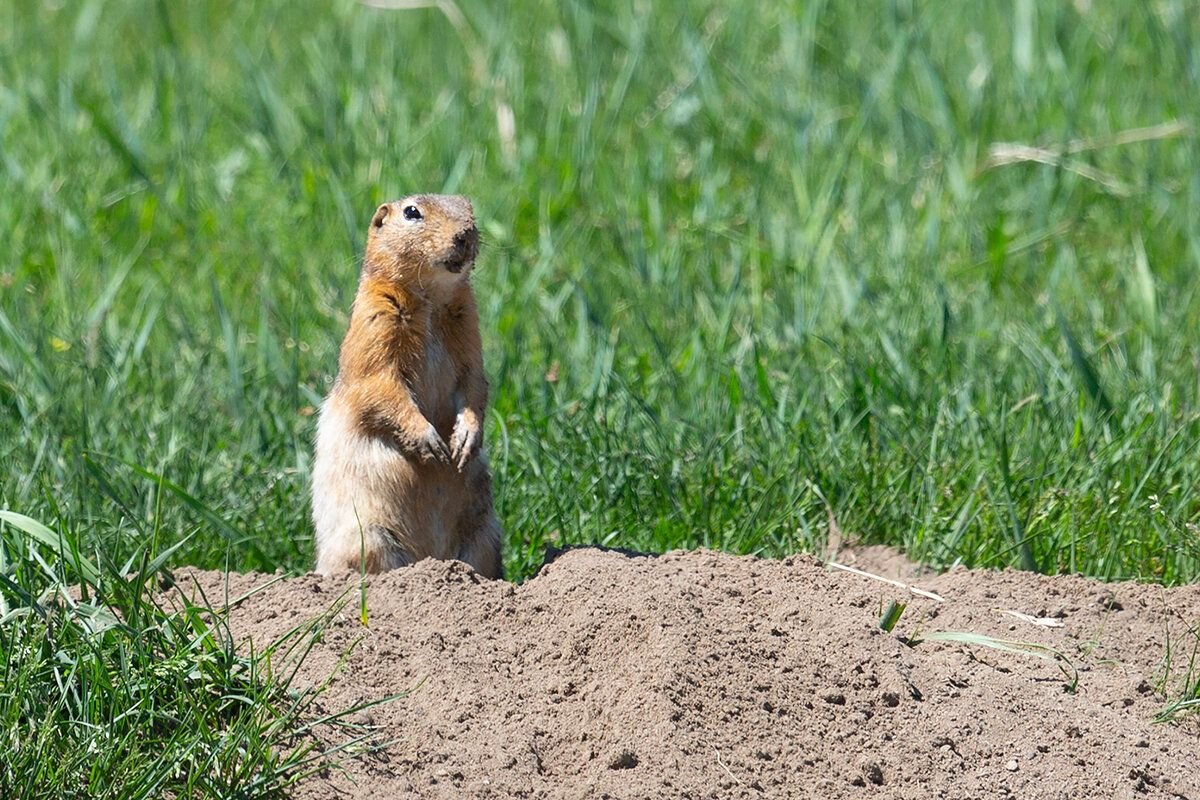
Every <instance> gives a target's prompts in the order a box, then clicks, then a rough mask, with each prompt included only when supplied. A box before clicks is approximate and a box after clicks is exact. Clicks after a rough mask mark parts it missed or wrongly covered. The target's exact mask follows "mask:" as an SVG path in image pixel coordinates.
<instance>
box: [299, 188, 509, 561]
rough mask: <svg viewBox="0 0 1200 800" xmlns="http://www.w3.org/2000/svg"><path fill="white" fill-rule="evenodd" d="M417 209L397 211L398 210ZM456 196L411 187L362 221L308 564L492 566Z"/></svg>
mask: <svg viewBox="0 0 1200 800" xmlns="http://www.w3.org/2000/svg"><path fill="white" fill-rule="evenodd" d="M410 206H411V207H412V208H415V209H418V210H419V212H420V214H421V219H420V220H416V221H414V220H409V219H407V218H406V217H405V209H406V208H409V207H410ZM477 248H478V233H477V232H476V229H475V220H474V216H473V213H472V211H471V206H470V203H469V201H467V200H466V198H461V197H445V196H439V195H418V196H414V197H409V198H405V199H404V200H399V201H396V202H394V203H386V204H384V205H382V206H380V207H379V209H378V210H377V211H376V213H375V216H374V218H373V219H372V221H371V227H370V232H369V234H368V239H367V247H366V256H365V258H364V262H363V270H362V276H361V278H360V282H359V288H358V294H357V296H356V297H355V300H354V308H353V310H352V312H351V318H350V329H349V331H348V332H347V333H346V338H345V340H344V341H343V342H342V350H341V356H340V359H339V370H338V377H337V380H336V382H335V384H334V388H333V390H332V391H331V392H330V396H329V398H328V399H327V400H326V403H325V405H324V406H323V408H322V411H321V423H320V425H319V427H318V434H317V456H316V462H315V466H314V477H313V516H314V521H315V523H316V528H317V568H318V570H319V571H322V572H334V571H338V570H341V569H357V568H358V567H359V566H360V565H361V564H362V562H363V558H364V557H365V566H366V569H367V570H368V571H372V572H375V571H379V570H383V569H390V568H392V567H396V566H402V565H404V564H407V563H410V562H411V561H414V560H416V559H419V558H424V557H435V558H459V559H462V560H465V561H467V562H468V563H470V564H471V565H472V566H474V567H475V569H476V570H477V571H479V572H480V573H482V574H484V575H487V576H489V577H500V574H501V566H500V551H499V525H498V523H497V522H496V519H495V514H494V511H493V509H492V495H491V483H490V479H489V476H488V471H487V463H486V460H485V459H484V458H483V456H482V453H481V444H482V429H483V421H484V413H485V410H486V406H487V391H488V387H487V379H486V377H485V375H484V371H483V354H482V343H481V340H480V335H479V319H478V312H477V309H476V305H475V295H474V292H473V291H472V289H471V284H470V280H469V275H470V270H471V267H472V265H473V263H474V258H475V255H476V252H477Z"/></svg>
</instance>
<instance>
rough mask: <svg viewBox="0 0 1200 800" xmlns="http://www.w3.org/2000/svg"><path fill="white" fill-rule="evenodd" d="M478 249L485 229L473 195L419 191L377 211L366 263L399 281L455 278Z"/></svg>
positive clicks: (467, 270)
mask: <svg viewBox="0 0 1200 800" xmlns="http://www.w3.org/2000/svg"><path fill="white" fill-rule="evenodd" d="M478 252H479V229H478V228H476V227H475V213H474V211H473V209H472V208H471V201H470V200H468V199H467V198H466V197H463V196H462V195H449V194H414V195H409V196H408V197H405V198H402V199H400V200H394V201H392V202H390V203H384V204H383V205H381V206H380V207H379V208H378V209H377V210H376V211H375V216H374V217H372V218H371V227H370V229H369V230H368V232H367V250H366V258H365V259H364V261H363V268H364V270H365V271H367V272H370V273H381V274H383V275H385V276H387V277H389V278H392V279H394V280H397V281H406V280H418V281H420V282H421V284H422V285H437V284H441V285H446V284H454V283H458V282H460V281H462V280H464V279H465V278H466V276H467V275H468V274H469V273H470V271H471V267H472V266H473V265H474V263H475V256H476V254H477V253H478Z"/></svg>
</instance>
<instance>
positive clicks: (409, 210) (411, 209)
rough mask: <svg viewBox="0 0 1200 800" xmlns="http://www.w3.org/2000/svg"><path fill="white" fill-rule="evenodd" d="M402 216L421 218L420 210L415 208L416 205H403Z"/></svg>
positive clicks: (410, 218)
mask: <svg viewBox="0 0 1200 800" xmlns="http://www.w3.org/2000/svg"><path fill="white" fill-rule="evenodd" d="M404 218H405V219H409V220H418V219H421V212H420V211H419V210H418V209H417V207H416V206H405V207H404Z"/></svg>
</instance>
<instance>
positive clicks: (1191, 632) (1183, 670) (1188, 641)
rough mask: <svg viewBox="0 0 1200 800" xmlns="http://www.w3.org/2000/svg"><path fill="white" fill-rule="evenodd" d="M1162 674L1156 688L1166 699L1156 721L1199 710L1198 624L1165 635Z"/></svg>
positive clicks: (1199, 636) (1179, 717) (1191, 713)
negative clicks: (1181, 631)
mask: <svg viewBox="0 0 1200 800" xmlns="http://www.w3.org/2000/svg"><path fill="white" fill-rule="evenodd" d="M1164 639H1165V640H1166V645H1165V648H1164V652H1163V661H1162V670H1161V675H1160V676H1159V679H1158V681H1157V684H1158V685H1157V687H1156V688H1157V691H1158V695H1159V696H1160V697H1163V698H1165V703H1164V705H1163V707H1162V708H1160V709H1159V710H1158V713H1157V714H1155V716H1154V721H1155V722H1173V721H1176V720H1179V719H1182V718H1184V717H1189V716H1193V717H1194V716H1195V715H1196V714H1200V625H1196V624H1193V625H1190V626H1188V628H1187V630H1186V632H1185V633H1184V635H1183V636H1182V637H1179V636H1176V637H1172V636H1171V632H1170V630H1167V631H1166V633H1165V636H1164Z"/></svg>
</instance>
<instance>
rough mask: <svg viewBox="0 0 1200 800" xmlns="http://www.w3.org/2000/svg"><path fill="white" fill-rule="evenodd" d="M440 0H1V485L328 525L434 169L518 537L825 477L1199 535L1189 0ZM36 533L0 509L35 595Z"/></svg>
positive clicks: (1001, 547)
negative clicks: (372, 322) (364, 316)
mask: <svg viewBox="0 0 1200 800" xmlns="http://www.w3.org/2000/svg"><path fill="white" fill-rule="evenodd" d="M443 8H444V9H446V11H445V12H443V11H440V10H438V9H436V8H425V9H418V10H408V11H396V10H391V11H387V10H378V9H371V8H367V7H364V6H362V5H360V4H357V3H353V2H349V1H348V0H342V1H341V2H334V3H294V2H293V3H285V2H282V0H277V1H276V2H266V3H256V4H252V3H216V2H207V3H205V2H198V3H186V4H184V3H170V2H166V0H162V1H161V2H158V3H156V4H151V3H135V2H130V1H129V0H109V2H99V0H80V1H79V2H71V3H50V2H34V0H17V1H16V2H11V3H8V4H6V5H4V6H3V7H2V8H0V181H3V187H4V191H3V192H0V241H2V242H3V243H4V248H3V251H2V255H0V464H2V465H3V468H0V508H8V509H12V510H14V511H18V512H20V513H22V514H26V515H29V516H30V517H33V518H36V519H39V520H41V521H42V522H44V523H46V524H47V525H48V526H50V527H51V528H52V529H54V530H55V531H57V532H60V533H62V534H63V535H64V536H66V537H69V539H70V543H71V546H72V547H74V548H75V549H77V551H78V552H79V553H80V554H81V555H82V556H86V557H87V558H90V559H92V560H93V561H97V562H101V561H102V562H104V563H107V564H116V565H120V564H122V563H125V562H126V561H128V560H129V559H138V558H141V559H153V558H154V557H156V556H157V554H158V553H161V552H163V550H164V549H165V548H167V547H169V546H171V545H173V544H175V543H177V542H183V544H182V546H181V547H180V548H179V549H178V550H176V551H175V552H174V553H173V554H172V555H171V557H170V561H171V563H172V564H184V563H186V564H196V565H200V566H205V567H226V566H228V567H230V568H233V569H239V570H246V569H260V570H265V571H268V572H270V571H273V570H275V569H276V568H277V567H283V568H284V569H285V570H292V571H302V570H305V569H306V568H308V567H309V565H310V563H311V558H312V545H311V542H310V537H311V527H310V523H309V521H308V514H307V504H308V496H307V488H306V485H307V480H308V475H309V468H310V463H311V446H310V445H311V439H312V433H313V423H314V418H313V416H312V415H311V411H312V408H313V407H314V406H316V405H318V404H319V402H320V399H321V397H322V395H323V393H324V392H325V390H326V388H327V386H328V382H329V380H330V378H331V377H332V373H333V371H334V368H335V363H336V352H337V346H338V343H339V340H340V337H341V335H342V333H343V331H344V329H345V326H346V322H347V312H348V307H349V302H350V298H351V297H352V294H353V291H354V283H355V278H356V263H357V260H358V258H359V256H360V249H361V245H362V239H363V235H364V232H365V229H366V224H367V221H368V220H369V217H370V214H371V212H372V210H373V209H374V207H375V205H376V204H377V203H378V202H380V201H383V200H385V199H389V198H394V197H397V196H399V195H401V194H404V193H407V192H412V191H450V192H463V193H466V194H469V195H470V196H471V197H472V198H473V199H474V201H475V206H476V210H477V213H478V216H479V217H480V221H481V227H482V229H483V231H484V234H485V237H486V240H487V242H486V246H485V249H484V252H483V254H482V257H481V259H480V263H479V266H478V269H477V272H476V286H477V291H478V294H479V298H480V307H481V312H482V326H483V330H484V336H485V342H486V348H487V352H486V358H487V365H488V369H489V373H490V375H491V379H492V385H493V392H492V395H493V408H492V412H491V415H490V417H489V421H488V426H487V444H488V447H489V448H490V451H491V460H492V465H493V470H494V477H495V483H496V491H497V503H498V510H499V513H500V515H501V519H502V523H503V525H504V528H505V531H506V537H507V540H506V548H507V559H506V560H507V568H508V571H509V573H510V575H512V576H513V577H516V578H524V577H527V576H528V575H530V574H531V573H532V571H533V570H534V569H535V568H536V567H537V565H538V564H539V563H540V561H541V557H542V553H543V551H544V549H545V547H546V545H547V544H550V543H555V544H563V543H601V544H606V545H616V546H621V547H626V548H634V549H644V550H653V551H658V550H665V549H669V548H676V547H697V546H708V547H716V548H722V549H726V550H731V551H735V552H741V553H759V554H763V555H770V556H778V555H782V554H785V553H790V552H794V551H797V550H802V549H810V548H819V547H821V546H823V544H824V542H825V538H826V536H827V532H828V529H829V525H830V521H831V520H835V521H836V524H837V526H838V528H839V529H840V530H841V531H843V532H844V533H846V534H849V535H853V536H855V537H858V538H861V539H863V540H866V541H870V542H885V543H889V544H893V545H897V546H899V547H902V548H903V549H905V550H906V551H907V552H908V553H910V554H911V555H913V556H914V557H916V558H919V559H922V560H925V561H928V562H930V563H933V564H937V565H949V564H953V563H964V564H968V565H973V566H989V567H999V566H1005V565H1016V566H1022V567H1027V568H1033V569H1038V570H1042V571H1046V572H1058V571H1079V572H1083V573H1086V574H1089V575H1094V576H1097V577H1100V578H1105V579H1118V578H1138V579H1143V580H1153V581H1161V582H1163V583H1168V584H1174V583H1181V582H1187V581H1193V580H1195V579H1196V578H1197V577H1200V528H1198V525H1200V333H1198V332H1200V168H1198V167H1200V158H1198V155H1200V153H1198V149H1200V141H1198V139H1197V135H1196V132H1195V129H1194V128H1193V127H1191V126H1192V125H1194V124H1196V123H1197V122H1200V114H1198V113H1197V112H1198V111H1200V109H1198V108H1197V101H1196V97H1197V96H1200V66H1198V62H1197V61H1196V60H1195V57H1194V52H1195V51H1196V50H1197V48H1198V47H1200V16H1197V15H1196V14H1194V13H1192V9H1191V6H1190V4H1188V3H1186V2H1174V3H1173V2H1168V1H1166V0H1164V2H1159V3H1154V4H1141V3H1121V2H1115V1H1114V2H1101V1H1100V0H1095V1H1094V2H1091V3H1082V2H1081V3H1054V4H1042V3H1036V2H1034V0H1014V2H1011V3H987V4H954V3H923V2H900V1H897V2H879V3H874V4H869V8H867V7H864V6H863V4H860V3H850V2H811V3H802V4H801V3H797V4H760V5H758V6H755V7H754V8H753V10H751V9H750V7H749V6H745V5H741V4H732V3H731V4H724V5H721V4H715V3H704V2H690V3H683V4H679V6H678V8H677V9H676V8H675V7H673V9H672V11H671V13H661V11H660V12H659V13H654V10H655V9H656V8H657V7H656V6H653V5H652V4H650V3H645V2H634V3H614V4H611V7H604V8H600V7H594V6H592V5H590V4H587V3H581V2H564V3H552V2H518V3H515V4H503V5H500V6H497V5H496V4H485V3H482V2H474V1H473V0H472V1H471V2H468V0H462V1H461V2H459V3H458V4H457V5H455V4H453V3H445V4H444V5H443ZM508 120H511V122H512V124H511V126H510V125H508V124H506V123H507V121H508ZM1154 126H1159V127H1154ZM1148 127H1149V128H1153V129H1152V130H1150V131H1147V132H1142V133H1134V134H1129V133H1127V132H1129V131H1138V130H1139V129H1143V128H1148ZM1002 143H1010V144H1011V143H1016V144H1022V145H1030V146H1038V147H1042V148H1044V149H1046V150H1047V151H1049V152H1044V153H1042V154H1041V155H1040V156H1039V158H1041V160H1043V161H1050V162H1053V163H1050V164H1046V163H1037V162H1036V161H1029V160H1023V161H1017V162H1016V163H1009V162H1011V161H1012V160H1013V159H1012V158H1011V154H1012V153H1014V152H1016V153H1017V154H1018V155H1020V153H1021V151H1019V150H1014V149H1012V148H1008V149H1007V150H1006V149H1004V148H1000V149H996V148H995V147H994V146H995V145H997V144H1002ZM1026 155H1028V153H1026ZM38 558H41V559H43V560H44V561H45V564H46V566H47V567H48V568H50V569H51V570H52V569H53V565H54V564H56V563H59V562H57V561H56V560H55V558H56V557H55V554H54V552H53V548H49V547H46V546H41V545H35V544H31V543H30V542H29V541H28V540H27V539H26V538H24V535H23V534H21V533H19V532H17V531H14V530H12V529H11V528H8V527H5V528H2V529H0V560H2V563H0V575H3V576H4V577H5V578H6V580H5V582H4V583H3V588H0V595H2V596H3V597H5V598H6V602H7V603H9V605H10V606H12V607H18V606H23V605H27V602H26V601H25V600H22V599H21V597H22V596H37V595H38V594H39V593H40V592H41V591H43V590H44V589H45V587H46V586H47V585H50V583H51V582H50V580H49V578H48V577H47V572H46V569H43V568H42V565H41V564H39V563H35V562H36V559H38ZM35 567H36V568H35ZM60 577H63V576H60ZM18 590H20V591H18ZM21 593H24V595H22V594H21ZM102 600H103V601H104V602H107V603H111V604H114V605H115V606H116V608H117V610H122V611H124V610H127V608H126V605H127V603H128V602H129V601H127V600H123V599H121V598H120V597H116V596H111V594H110V595H106V596H104V597H103V598H102ZM24 620H25V621H22V622H19V623H18V622H9V623H5V624H6V625H24V626H28V625H34V624H35V623H34V622H33V621H32V618H24ZM37 624H40V623H37ZM39 630H40V629H39ZM12 631H23V633H21V636H24V637H33V636H35V634H36V635H37V636H41V637H42V638H43V640H45V641H51V640H53V636H56V635H58V634H55V633H52V632H50V631H42V632H41V633H40V634H39V633H37V631H35V630H33V629H32V628H28V627H26V628H6V629H5V635H6V636H14V635H16V634H14V633H13V632H12ZM72 635H74V634H72ZM72 641H73V642H74V643H73V644H70V645H69V647H68V650H70V651H72V652H74V651H76V650H78V649H79V648H81V647H83V646H84V644H83V643H84V642H85V641H86V637H84V638H79V639H75V640H72ZM97 652H98V653H99V654H100V655H99V656H98V657H99V658H100V659H101V661H102V662H103V661H104V659H105V658H107V655H106V654H108V653H110V651H108V650H104V649H103V648H101V649H100V650H99V651H97ZM24 658H26V656H22V659H24ZM28 658H35V656H32V655H30V656H28ZM22 665H24V666H22ZM29 665H33V666H29ZM18 667H19V668H20V669H26V668H27V667H28V669H33V670H35V671H36V670H37V669H41V667H37V666H36V662H33V661H30V662H28V663H27V662H25V661H22V662H21V664H19V665H18ZM30 680H33V679H32V678H31V679H30ZM30 685H32V684H30ZM180 691H181V692H182V694H181V695H180V697H182V698H185V700H182V701H181V702H185V701H186V697H187V696H188V693H187V691H186V690H180ZM6 713H8V714H9V715H8V716H7V717H5V716H3V714H6ZM58 713H60V714H62V715H66V716H64V719H65V718H70V719H75V718H76V717H75V716H71V715H75V714H77V713H82V712H77V711H74V710H62V711H60V712H58ZM0 718H4V719H11V718H12V716H11V714H10V713H9V712H7V711H5V710H4V709H3V708H0ZM81 718H82V717H81Z"/></svg>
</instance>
